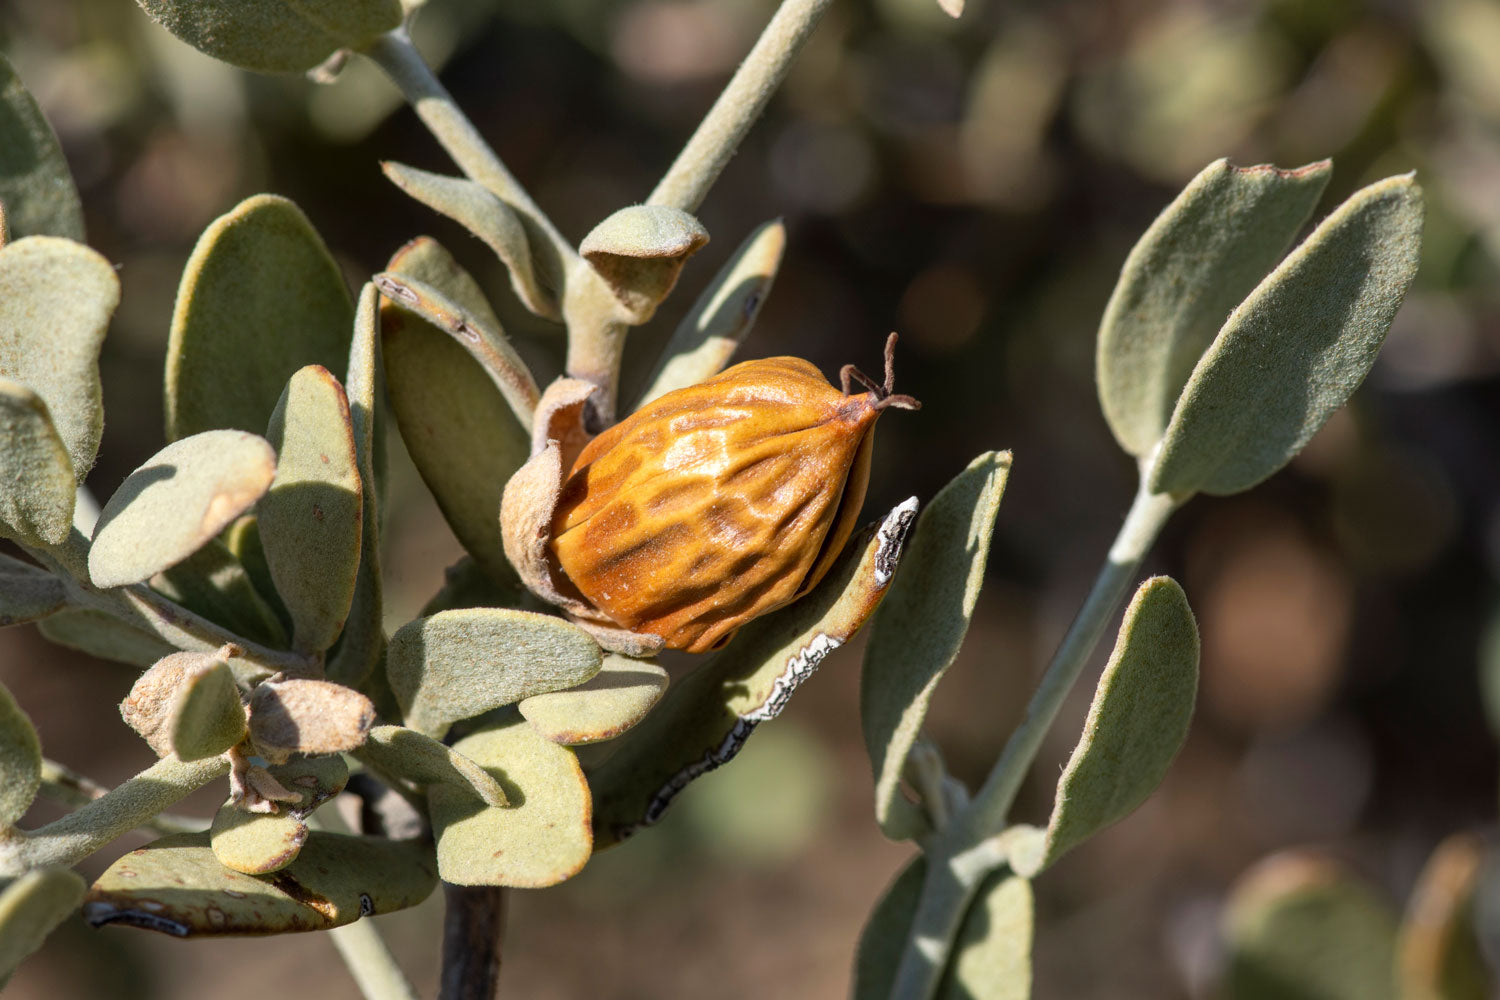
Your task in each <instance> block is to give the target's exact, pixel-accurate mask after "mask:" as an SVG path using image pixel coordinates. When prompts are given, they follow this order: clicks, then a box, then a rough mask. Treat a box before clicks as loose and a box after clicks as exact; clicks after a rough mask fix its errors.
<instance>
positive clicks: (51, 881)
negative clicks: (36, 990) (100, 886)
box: [0, 868, 87, 988]
mask: <svg viewBox="0 0 1500 1000" xmlns="http://www.w3.org/2000/svg"><path fill="white" fill-rule="evenodd" d="M86 888H87V885H86V883H85V882H84V881H83V879H81V878H79V877H78V875H77V874H75V873H74V872H71V871H69V870H68V869H66V868H39V869H37V870H35V871H29V872H27V873H26V874H25V875H22V876H21V877H20V878H18V879H16V880H15V881H14V882H12V883H10V885H7V886H6V887H5V888H4V889H3V890H0V988H3V987H4V986H5V984H6V982H7V981H8V980H9V979H10V977H11V973H13V972H15V971H16V968H17V966H19V965H20V964H21V963H22V962H24V961H25V960H26V959H27V958H28V957H29V956H30V955H32V954H33V953H34V952H36V950H37V949H38V948H40V947H41V946H42V942H43V941H45V940H46V939H47V935H48V934H51V933H52V931H53V929H54V928H56V927H57V925H58V924H60V923H62V922H63V921H64V920H66V919H67V918H68V917H69V916H71V915H72V914H73V911H75V910H77V909H78V904H79V903H81V902H83V892H84V889H86Z"/></svg>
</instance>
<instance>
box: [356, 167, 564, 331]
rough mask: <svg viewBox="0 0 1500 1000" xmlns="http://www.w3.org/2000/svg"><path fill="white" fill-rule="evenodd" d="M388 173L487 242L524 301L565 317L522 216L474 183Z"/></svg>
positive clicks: (541, 312)
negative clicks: (535, 254) (533, 250)
mask: <svg viewBox="0 0 1500 1000" xmlns="http://www.w3.org/2000/svg"><path fill="white" fill-rule="evenodd" d="M381 167H382V169H384V170H385V175H386V176H387V177H389V178H390V179H391V181H392V182H393V183H394V184H395V185H396V186H397V187H399V188H400V189H401V190H402V191H405V192H406V193H407V194H409V195H411V196H412V197H413V198H415V199H416V200H417V201H420V202H421V203H422V204H424V205H426V206H427V207H428V208H430V209H433V210H434V211H436V212H441V213H442V214H443V215H446V216H447V217H448V218H450V219H453V220H454V221H455V222H458V223H459V224H461V225H462V226H463V227H464V228H465V229H467V230H468V231H469V232H471V233H473V234H474V235H475V236H477V237H479V238H480V239H481V240H483V241H484V242H485V243H487V244H488V245H489V247H490V249H491V250H493V251H495V255H496V256H497V257H499V258H500V260H501V262H503V263H504V264H505V266H506V268H507V269H509V271H510V283H511V287H512V288H514V289H515V291H516V296H517V297H518V298H520V300H521V302H522V303H523V304H524V305H525V306H526V308H527V309H530V310H531V311H532V312H534V313H536V314H537V315H538V316H545V317H547V318H548V319H561V318H562V317H561V313H560V311H559V308H558V301H559V299H560V297H561V294H560V289H558V288H555V287H553V285H555V284H556V283H557V282H556V279H555V278H553V279H551V284H549V282H548V280H544V279H543V276H542V275H541V274H540V273H538V266H537V265H538V263H539V262H538V261H535V260H533V259H532V253H531V241H530V240H529V239H528V238H527V235H526V227H525V225H524V224H523V223H522V221H521V217H520V216H519V215H517V214H516V212H515V210H514V209H512V208H511V207H510V206H509V205H507V204H506V203H505V202H503V201H501V200H500V199H499V198H497V197H496V196H495V195H494V194H492V193H490V191H489V190H488V189H487V188H484V187H482V186H480V185H478V184H476V183H474V182H473V181H471V180H466V179H464V178H462V177H445V176H443V175H442V174H432V173H428V172H427V171H425V170H418V169H417V168H415V167H408V166H405V165H404V164H400V163H390V162H387V163H383V164H381Z"/></svg>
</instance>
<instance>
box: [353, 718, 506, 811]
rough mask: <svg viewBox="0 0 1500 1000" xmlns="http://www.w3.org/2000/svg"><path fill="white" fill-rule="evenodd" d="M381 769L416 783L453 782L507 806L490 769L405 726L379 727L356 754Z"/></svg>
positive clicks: (493, 803) (494, 803)
mask: <svg viewBox="0 0 1500 1000" xmlns="http://www.w3.org/2000/svg"><path fill="white" fill-rule="evenodd" d="M355 756H356V757H358V758H359V759H360V760H367V761H370V762H372V763H373V764H374V765H375V766H376V767H377V768H379V769H380V770H381V771H384V772H385V773H387V774H390V775H395V776H397V777H401V778H405V779H406V780H408V781H410V782H412V783H413V784H416V785H436V784H443V785H452V786H454V787H455V788H458V789H460V790H462V791H468V792H470V793H472V794H473V795H475V796H477V797H478V798H479V799H480V801H482V802H484V803H485V805H491V806H503V805H506V798H505V789H504V788H502V787H500V783H499V782H498V781H496V780H495V779H494V778H492V777H490V774H489V772H488V771H486V770H485V769H484V768H482V767H480V766H479V765H478V764H476V763H474V762H473V761H472V760H470V759H469V758H467V757H465V756H464V755H463V754H461V753H459V752H458V751H457V750H455V749H454V748H453V747H449V746H444V745H443V744H441V743H439V742H438V741H437V740H435V739H433V738H432V737H431V736H425V735H423V734H422V733H419V732H417V731H416V730H415V729H407V728H406V727H404V726H376V727H375V728H374V729H372V730H370V736H369V738H368V739H367V740H365V744H364V746H362V747H360V748H359V750H358V751H357V752H356V753H355Z"/></svg>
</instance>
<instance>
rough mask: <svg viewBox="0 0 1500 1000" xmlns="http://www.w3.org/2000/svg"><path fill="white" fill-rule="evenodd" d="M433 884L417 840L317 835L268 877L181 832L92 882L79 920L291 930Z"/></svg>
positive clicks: (336, 919) (195, 933)
mask: <svg viewBox="0 0 1500 1000" xmlns="http://www.w3.org/2000/svg"><path fill="white" fill-rule="evenodd" d="M436 885H437V866H436V864H435V862H434V860H433V858H432V853H431V846H430V845H426V844H424V843H422V842H420V841H411V840H404V841H392V840H386V839H384V838H378V837H355V836H350V835H348V834H340V833H325V832H322V831H314V832H312V833H310V834H309V835H308V838H307V842H306V843H305V844H304V845H303V847H302V850H301V852H300V853H299V854H298V855H297V859H296V860H295V861H293V862H292V863H291V864H290V865H288V866H287V867H285V868H283V869H281V870H280V871H278V872H274V873H272V874H270V875H263V876H255V875H245V874H242V873H240V872H235V871H230V870H229V869H228V868H225V867H224V865H223V864H221V863H220V862H219V859H218V858H216V857H214V853H213V850H212V848H211V847H210V846H209V835H208V833H207V832H204V833H181V834H173V835H172V836H170V837H163V838H161V839H160V840H157V841H154V842H152V843H150V844H147V845H146V846H145V847H142V848H140V849H139V850H136V851H131V852H130V853H129V854H127V855H125V856H124V857H122V858H120V859H119V860H118V861H116V862H115V863H114V864H112V865H110V866H109V870H108V871H106V872H105V873H104V874H103V875H101V876H99V879H98V880H97V881H96V882H95V883H94V885H93V887H92V888H91V889H90V890H89V893H88V896H87V897H86V899H85V901H84V905H83V915H84V919H86V920H87V921H88V922H89V923H91V924H93V925H94V926H95V927H100V926H103V925H104V924H111V923H119V924H124V925H126V926H130V927H140V928H144V929H145V930H153V931H160V932H162V933H164V934H171V935H173V936H175V937H219V936H224V935H235V934H285V933H288V932H292V931H319V930H327V929H328V928H330V927H339V926H341V925H343V924H348V923H353V922H354V921H355V920H358V919H359V918H360V917H361V916H367V915H374V914H381V913H394V912H395V911H396V910H402V909H405V908H407V907H409V906H415V905H417V904H418V903H420V902H421V901H422V900H424V899H426V898H427V896H428V895H429V894H431V892H432V890H433V889H434V888H435V887H436Z"/></svg>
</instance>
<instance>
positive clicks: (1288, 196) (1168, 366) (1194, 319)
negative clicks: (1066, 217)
mask: <svg viewBox="0 0 1500 1000" xmlns="http://www.w3.org/2000/svg"><path fill="white" fill-rule="evenodd" d="M1332 172H1333V164H1332V163H1331V162H1330V161H1328V160H1323V161H1322V162H1319V163H1309V164H1308V165H1307V166H1305V167H1298V168H1296V169H1295V170H1278V169H1277V168H1276V167H1273V166H1269V165H1262V166H1256V167H1236V166H1232V165H1231V164H1230V163H1229V161H1228V160H1217V161H1215V162H1214V163H1211V164H1209V165H1208V166H1207V167H1205V168H1204V169H1203V172H1202V173H1200V174H1199V175H1198V176H1197V177H1194V178H1193V179H1192V181H1191V182H1189V183H1188V186H1187V187H1186V188H1184V189H1183V191H1182V193H1181V194H1179V195H1178V196H1177V198H1176V200H1174V201H1173V202H1172V204H1170V205H1168V206H1167V207H1166V209H1164V210H1163V211H1162V213H1161V215H1159V216H1157V218H1156V221H1155V222H1153V223H1152V224H1151V228H1150V229H1147V230H1146V234H1145V235H1144V236H1142V237H1141V238H1140V241H1139V242H1137V243H1136V245H1135V247H1134V248H1133V249H1132V250H1131V251H1130V256H1129V257H1127V258H1126V260H1125V267H1124V269H1123V270H1122V271H1121V272H1120V280H1119V282H1118V283H1117V284H1116V285H1115V290H1114V294H1113V295H1111V296H1110V299H1109V305H1108V306H1106V307H1105V309H1104V319H1103V322H1102V323H1101V324H1100V326H1099V344H1098V373H1099V402H1100V404H1101V405H1102V406H1103V408H1104V416H1105V419H1106V420H1108V421H1109V427H1110V430H1112V431H1114V434H1115V440H1117V441H1119V442H1120V447H1122V448H1124V449H1125V450H1126V451H1128V452H1129V453H1130V454H1132V455H1135V456H1138V457H1139V456H1141V455H1144V454H1146V453H1147V452H1149V451H1150V450H1151V449H1152V448H1153V447H1154V446H1155V445H1156V442H1157V441H1159V440H1161V436H1162V432H1163V431H1165V430H1166V429H1167V421H1168V420H1169V419H1171V416H1172V408H1173V406H1174V405H1176V403H1177V396H1178V395H1179V394H1180V393H1181V391H1182V387H1183V384H1184V383H1186V382H1187V379H1188V376H1189V375H1190V374H1191V373H1192V371H1193V366H1194V365H1196V364H1197V363H1198V358H1199V357H1201V356H1202V354H1203V351H1204V348H1206V347H1208V345H1209V342H1210V341H1212V340H1213V337H1214V334H1215V333H1217V332H1218V330H1219V327H1221V326H1223V325H1224V320H1225V318H1226V317H1228V315H1229V312H1230V310H1231V309H1233V308H1234V307H1235V306H1237V305H1238V304H1239V303H1240V300H1241V299H1243V298H1244V297H1245V296H1246V295H1247V294H1249V292H1250V290H1251V289H1252V288H1254V287H1255V286H1256V284H1257V283H1259V281H1260V279H1261V278H1263V277H1265V275H1266V272H1267V271H1269V270H1270V269H1271V267H1272V265H1274V264H1275V263H1276V262H1277V261H1278V260H1280V259H1281V255H1282V254H1284V253H1286V249H1287V247H1289V246H1291V243H1292V238H1293V237H1294V236H1296V235H1297V231H1298V230H1300V229H1301V228H1302V226H1303V224H1304V223H1306V222H1307V218H1308V216H1309V215H1311V214H1312V210H1313V206H1314V205H1316V204H1317V202H1318V198H1319V197H1320V196H1321V195H1322V193H1323V188H1324V187H1326V186H1327V184H1328V178H1329V176H1330V175H1331V174H1332Z"/></svg>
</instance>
